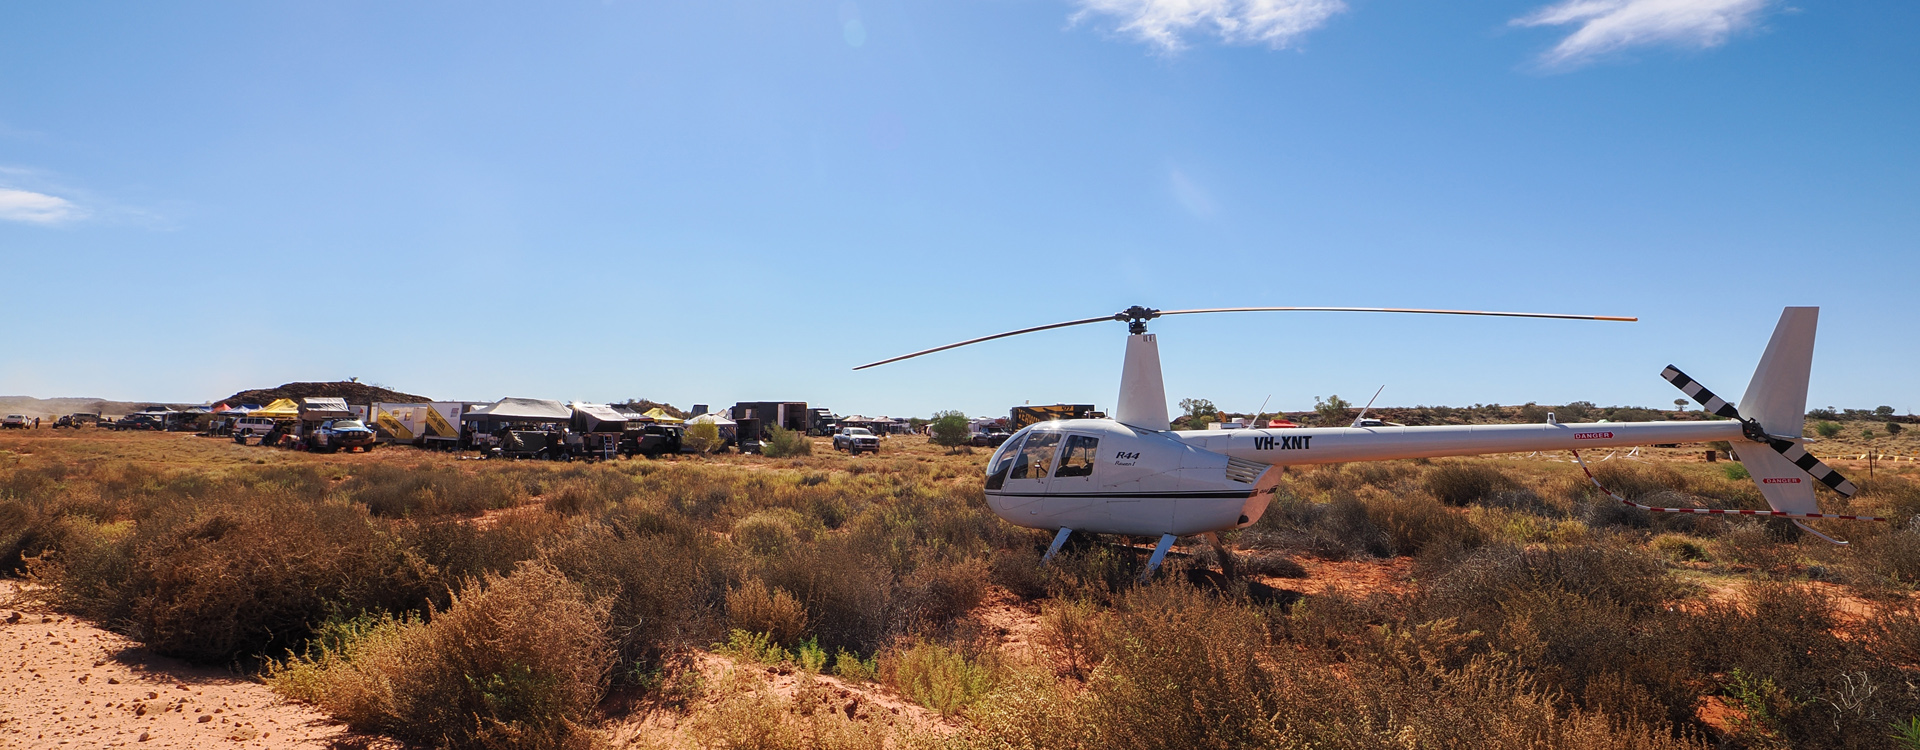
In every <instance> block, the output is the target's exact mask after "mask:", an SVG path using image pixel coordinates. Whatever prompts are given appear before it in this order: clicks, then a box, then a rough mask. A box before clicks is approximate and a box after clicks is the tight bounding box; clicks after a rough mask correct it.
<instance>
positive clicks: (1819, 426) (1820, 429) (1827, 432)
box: [1813, 422, 1840, 438]
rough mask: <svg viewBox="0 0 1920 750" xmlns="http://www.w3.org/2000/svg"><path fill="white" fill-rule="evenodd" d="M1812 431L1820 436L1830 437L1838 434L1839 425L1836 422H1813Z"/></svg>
mask: <svg viewBox="0 0 1920 750" xmlns="http://www.w3.org/2000/svg"><path fill="white" fill-rule="evenodd" d="M1813 431H1814V433H1815V434H1818V435H1819V436H1820V437H1823V438H1831V437H1833V436H1835V435H1838V434H1840V425H1839V424H1838V423H1836V422H1815V423H1813Z"/></svg>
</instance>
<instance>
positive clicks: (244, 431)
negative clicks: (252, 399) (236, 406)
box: [232, 417, 273, 437]
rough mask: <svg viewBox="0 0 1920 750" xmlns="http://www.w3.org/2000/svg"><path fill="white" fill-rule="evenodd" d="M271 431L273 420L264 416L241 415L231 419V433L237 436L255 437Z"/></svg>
mask: <svg viewBox="0 0 1920 750" xmlns="http://www.w3.org/2000/svg"><path fill="white" fill-rule="evenodd" d="M272 431H273V420H271V419H268V418H266V417H241V418H239V419H236V420H234V421H233V432H232V434H233V435H235V436H238V437H255V436H258V435H265V434H267V433H269V432H272Z"/></svg>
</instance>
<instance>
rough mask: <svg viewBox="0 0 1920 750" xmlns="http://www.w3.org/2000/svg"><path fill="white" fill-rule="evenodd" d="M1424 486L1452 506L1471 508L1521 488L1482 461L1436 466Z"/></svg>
mask: <svg viewBox="0 0 1920 750" xmlns="http://www.w3.org/2000/svg"><path fill="white" fill-rule="evenodd" d="M1423 484H1424V485H1425V487H1426V490H1427V494H1430V495H1432V496H1433V497H1434V499H1436V500H1439V501H1440V502H1443V503H1446V504H1448V505H1453V506H1464V505H1471V504H1473V503H1476V502H1480V501H1483V500H1486V499H1489V498H1492V497H1494V496H1495V495H1497V494H1499V493H1502V492H1512V491H1515V490H1518V489H1520V485H1519V483H1517V482H1515V481H1513V479H1512V478H1509V477H1508V476H1507V475H1506V474H1504V473H1502V472H1501V471H1500V470H1499V469H1498V468H1495V467H1493V466H1491V465H1488V464H1485V463H1480V462H1470V463H1469V462H1457V463H1443V464H1435V465H1434V466H1433V467H1432V468H1431V469H1429V470H1428V471H1427V474H1426V478H1425V480H1424V481H1423Z"/></svg>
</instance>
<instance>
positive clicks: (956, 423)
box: [930, 411, 973, 448]
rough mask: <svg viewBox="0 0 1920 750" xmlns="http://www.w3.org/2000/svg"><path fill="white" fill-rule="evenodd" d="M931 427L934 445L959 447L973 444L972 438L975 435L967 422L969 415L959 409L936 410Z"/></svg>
mask: <svg viewBox="0 0 1920 750" xmlns="http://www.w3.org/2000/svg"><path fill="white" fill-rule="evenodd" d="M930 429H931V440H932V441H933V444H934V445H939V446H944V447H947V448H958V447H960V446H963V445H971V440H972V437H973V436H972V435H971V434H969V433H970V432H971V428H970V426H969V425H968V423H967V415H965V414H962V413H960V412H957V411H938V412H934V413H933V422H932V423H931V425H930Z"/></svg>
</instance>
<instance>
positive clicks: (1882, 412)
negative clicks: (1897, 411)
mask: <svg viewBox="0 0 1920 750" xmlns="http://www.w3.org/2000/svg"><path fill="white" fill-rule="evenodd" d="M1873 415H1874V416H1876V417H1879V418H1881V419H1886V418H1887V417H1891V416H1893V407H1891V406H1876V407H1873Z"/></svg>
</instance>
